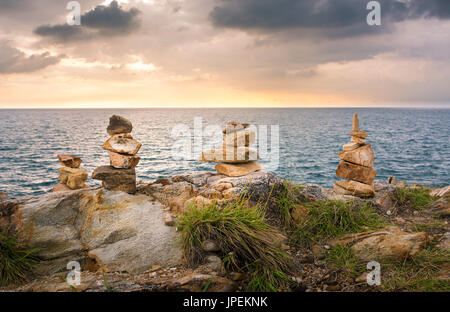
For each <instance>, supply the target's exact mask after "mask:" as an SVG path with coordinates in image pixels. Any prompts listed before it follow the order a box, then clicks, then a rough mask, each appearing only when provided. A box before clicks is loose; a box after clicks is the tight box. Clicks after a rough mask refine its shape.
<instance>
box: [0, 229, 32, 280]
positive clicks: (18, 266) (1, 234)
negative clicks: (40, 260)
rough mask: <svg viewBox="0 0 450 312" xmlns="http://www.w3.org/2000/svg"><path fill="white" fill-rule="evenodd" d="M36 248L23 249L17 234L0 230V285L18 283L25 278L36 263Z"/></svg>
mask: <svg viewBox="0 0 450 312" xmlns="http://www.w3.org/2000/svg"><path fill="white" fill-rule="evenodd" d="M37 251H38V250H37V249H24V248H22V247H21V246H20V245H19V243H18V241H17V235H13V234H11V233H10V231H8V230H5V231H0V285H2V286H3V285H8V284H11V283H18V282H21V281H23V280H25V279H26V277H27V273H28V272H29V271H30V270H31V269H32V268H33V266H34V265H35V264H36V258H35V257H34V254H35V253H36V252H37Z"/></svg>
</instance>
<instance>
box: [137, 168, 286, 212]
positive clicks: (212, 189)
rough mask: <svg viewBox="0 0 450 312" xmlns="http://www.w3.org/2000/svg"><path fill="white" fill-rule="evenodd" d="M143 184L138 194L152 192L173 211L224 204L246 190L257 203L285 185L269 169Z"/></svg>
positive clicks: (189, 175)
mask: <svg viewBox="0 0 450 312" xmlns="http://www.w3.org/2000/svg"><path fill="white" fill-rule="evenodd" d="M157 182H158V181H155V182H154V183H149V184H145V185H140V186H139V187H138V193H143V194H146V195H149V196H151V197H153V198H155V200H158V201H159V202H161V203H163V204H164V205H166V206H167V207H169V208H170V210H171V211H172V212H174V213H181V212H184V211H186V210H187V209H188V208H189V206H190V205H192V204H197V205H202V204H210V203H212V202H216V203H218V204H224V203H226V202H228V201H230V200H235V199H238V198H239V196H240V195H241V194H242V193H243V192H247V194H248V195H249V196H250V199H251V200H252V201H254V202H258V201H263V200H264V199H265V198H267V196H268V194H269V193H270V191H271V190H272V188H273V189H275V190H277V189H278V188H280V187H282V185H283V183H282V180H281V179H280V178H279V177H277V176H276V175H274V174H273V173H270V172H264V171H257V172H253V173H250V174H248V175H245V176H242V177H227V176H225V175H221V174H215V173H211V172H201V173H194V174H186V175H179V176H174V177H172V178H170V183H169V182H168V181H166V180H164V184H162V182H159V183H157Z"/></svg>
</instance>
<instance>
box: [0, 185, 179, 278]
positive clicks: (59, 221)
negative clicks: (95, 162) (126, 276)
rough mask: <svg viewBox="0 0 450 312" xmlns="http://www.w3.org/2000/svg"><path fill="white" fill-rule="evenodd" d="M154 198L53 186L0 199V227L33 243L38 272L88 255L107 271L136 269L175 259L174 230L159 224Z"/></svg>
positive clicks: (160, 218) (161, 220) (159, 208)
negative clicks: (56, 189) (61, 189)
mask: <svg viewBox="0 0 450 312" xmlns="http://www.w3.org/2000/svg"><path fill="white" fill-rule="evenodd" d="M163 208H164V207H163V206H162V205H161V204H160V203H156V202H152V201H150V199H149V198H148V197H147V196H145V195H129V194H127V193H124V192H116V191H108V190H103V189H99V190H77V191H70V192H57V193H49V194H45V195H41V196H38V197H25V198H19V199H17V200H13V201H9V202H6V203H2V204H1V205H0V228H6V227H10V228H12V229H15V230H16V232H17V233H18V234H19V240H20V242H21V243H22V244H24V245H25V246H27V247H29V248H38V249H39V253H38V256H39V257H40V258H41V259H42V260H43V261H42V262H41V263H40V265H39V266H38V268H37V270H38V271H39V272H42V273H48V272H56V271H58V270H66V265H67V263H68V262H69V261H72V260H77V261H80V263H85V262H88V260H89V261H91V262H94V263H95V264H96V265H97V266H99V267H101V268H103V269H105V270H107V271H127V272H138V271H143V270H146V269H149V268H151V267H152V266H154V265H164V266H166V265H168V266H173V265H178V264H180V263H181V259H182V258H181V249H180V247H179V246H178V234H177V232H176V230H175V228H173V227H168V226H166V225H165V224H164V216H165V213H164V211H163Z"/></svg>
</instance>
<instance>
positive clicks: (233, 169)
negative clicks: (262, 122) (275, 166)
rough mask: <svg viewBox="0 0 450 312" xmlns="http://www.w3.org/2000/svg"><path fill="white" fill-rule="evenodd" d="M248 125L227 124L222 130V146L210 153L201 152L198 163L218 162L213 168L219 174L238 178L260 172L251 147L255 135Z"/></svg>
mask: <svg viewBox="0 0 450 312" xmlns="http://www.w3.org/2000/svg"><path fill="white" fill-rule="evenodd" d="M249 127H250V124H247V123H238V122H234V121H232V122H229V123H228V124H227V125H226V127H225V128H224V129H223V131H222V132H223V134H224V137H223V142H224V145H222V146H220V147H218V148H216V149H214V150H210V151H206V152H202V156H201V157H200V159H199V161H204V162H220V164H217V165H216V166H215V169H216V171H217V172H218V173H219V174H223V175H226V176H229V177H240V176H245V175H247V174H250V173H252V172H255V171H258V170H261V165H260V164H259V163H257V162H256V161H255V160H257V159H259V155H258V151H257V150H256V148H254V147H251V145H253V144H254V143H255V141H256V133H255V131H254V130H252V129H250V128H249Z"/></svg>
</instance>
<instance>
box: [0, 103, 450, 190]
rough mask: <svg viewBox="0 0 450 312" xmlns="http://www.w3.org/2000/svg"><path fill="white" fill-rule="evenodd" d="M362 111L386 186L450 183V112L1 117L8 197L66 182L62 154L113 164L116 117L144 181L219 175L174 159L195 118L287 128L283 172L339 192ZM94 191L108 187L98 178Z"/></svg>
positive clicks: (7, 113) (35, 113)
mask: <svg viewBox="0 0 450 312" xmlns="http://www.w3.org/2000/svg"><path fill="white" fill-rule="evenodd" d="M354 112H356V113H358V114H359V117H360V126H361V129H363V130H365V131H366V132H367V133H368V134H369V136H368V138H367V141H368V143H371V144H372V147H373V149H374V151H375V169H377V179H381V180H385V179H387V177H388V176H393V175H395V176H396V177H397V180H405V181H407V182H408V183H421V184H426V185H432V186H444V185H448V184H450V177H449V167H450V141H449V132H450V131H449V130H450V110H445V109H386V108H379V109H353V108H352V109H329V108H321V109H308V108H298V109H129V110H127V109H121V110H117V109H104V110H0V133H1V137H0V191H5V192H7V193H8V194H9V195H10V197H15V196H21V195H27V194H41V193H44V192H48V191H49V190H50V189H51V188H52V186H53V185H54V184H56V183H58V168H59V167H60V164H59V162H58V160H57V159H56V155H57V154H61V153H67V154H73V155H78V156H80V157H81V158H82V159H83V163H82V166H83V167H84V168H85V169H86V170H87V171H88V172H89V173H91V172H92V170H94V169H95V167H97V166H100V165H105V164H109V159H108V153H107V152H106V151H104V150H102V148H101V145H102V144H103V142H104V141H105V140H106V139H107V138H108V135H107V133H106V127H107V125H108V122H109V117H110V116H111V115H113V114H119V115H122V116H124V117H126V118H129V119H130V120H131V121H132V123H133V133H132V134H133V136H134V138H135V139H136V140H138V141H140V142H141V143H142V148H141V150H140V151H139V156H140V157H141V162H140V164H139V165H138V167H137V168H136V171H137V175H138V179H142V180H144V181H149V180H152V179H156V178H159V177H166V176H171V175H175V174H181V173H186V172H193V171H200V170H202V171H204V170H207V171H214V165H213V164H208V163H200V162H197V161H195V160H174V159H173V158H172V153H171V149H172V146H173V143H174V142H175V141H176V140H177V139H176V138H172V137H171V131H172V128H173V126H175V125H177V124H186V125H188V126H189V127H190V128H191V129H193V125H194V118H195V117H202V119H203V125H204V126H207V125H212V124H217V125H221V126H222V125H224V124H225V123H226V122H227V121H230V120H236V121H242V122H250V123H252V124H255V125H279V129H280V154H279V159H280V161H279V166H278V168H277V169H276V170H275V172H276V173H277V174H278V175H280V176H282V177H285V178H291V179H292V180H294V181H299V182H305V183H315V184H319V185H322V186H328V187H330V186H332V185H333V183H334V181H336V180H337V177H336V176H335V169H336V166H337V164H338V163H339V158H338V156H337V153H338V152H339V151H340V150H341V146H342V145H343V144H345V143H347V142H349V140H350V137H349V134H348V133H349V132H350V129H351V122H352V115H353V113H354ZM269 133H270V128H269ZM269 147H270V142H269ZM262 163H263V164H264V163H267V159H266V160H264V159H263V160H262ZM88 184H89V185H91V186H95V185H99V184H100V182H99V181H95V180H92V179H89V181H88Z"/></svg>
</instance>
